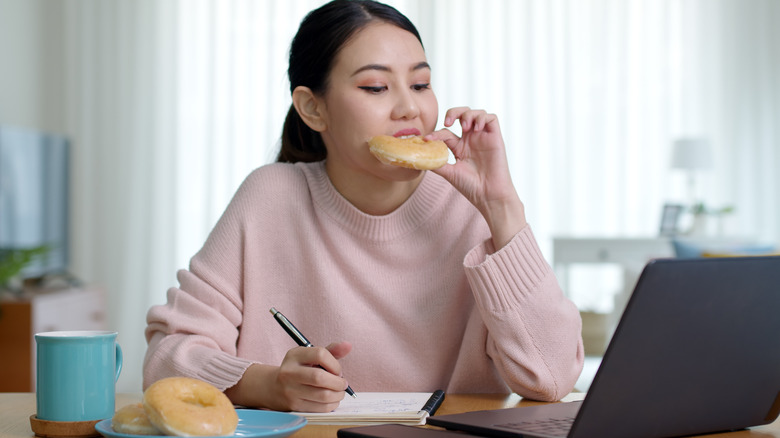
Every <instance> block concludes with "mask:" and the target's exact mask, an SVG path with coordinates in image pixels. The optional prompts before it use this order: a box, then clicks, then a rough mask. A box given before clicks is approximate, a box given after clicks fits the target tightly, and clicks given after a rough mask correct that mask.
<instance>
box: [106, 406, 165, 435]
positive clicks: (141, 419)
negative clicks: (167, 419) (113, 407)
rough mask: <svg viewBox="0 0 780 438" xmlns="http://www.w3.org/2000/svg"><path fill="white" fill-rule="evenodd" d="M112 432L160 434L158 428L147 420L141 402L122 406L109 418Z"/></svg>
mask: <svg viewBox="0 0 780 438" xmlns="http://www.w3.org/2000/svg"><path fill="white" fill-rule="evenodd" d="M111 428H112V429H114V432H118V433H124V434H128V435H162V432H160V430H159V429H157V428H156V427H154V425H153V424H152V423H151V422H150V421H149V417H148V416H147V415H146V411H145V410H144V406H143V405H142V404H141V403H135V404H132V405H127V406H124V407H123V408H121V409H119V410H118V411H116V413H114V416H113V417H112V418H111Z"/></svg>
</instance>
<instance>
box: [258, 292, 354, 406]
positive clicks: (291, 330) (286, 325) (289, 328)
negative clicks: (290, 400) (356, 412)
mask: <svg viewBox="0 0 780 438" xmlns="http://www.w3.org/2000/svg"><path fill="white" fill-rule="evenodd" d="M271 315H273V316H274V319H276V322H278V323H279V325H281V326H282V328H283V329H284V331H286V332H287V334H289V335H290V337H291V338H293V340H295V342H296V343H297V344H298V345H300V346H301V347H313V346H314V345H312V344H311V342H309V340H308V339H306V336H303V333H301V332H300V330H298V329H297V328H295V326H294V325H293V323H291V322H290V320H289V319H287V318H286V317H285V316H284V315H282V312H280V311H278V310H276V309H275V308H273V307H271ZM320 368H322V367H320ZM322 369H325V368H322ZM345 391H347V394H349V395H351V396H352V397H354V398H357V395H355V391H353V390H352V388H350V387H349V385H347V389H346V390H345Z"/></svg>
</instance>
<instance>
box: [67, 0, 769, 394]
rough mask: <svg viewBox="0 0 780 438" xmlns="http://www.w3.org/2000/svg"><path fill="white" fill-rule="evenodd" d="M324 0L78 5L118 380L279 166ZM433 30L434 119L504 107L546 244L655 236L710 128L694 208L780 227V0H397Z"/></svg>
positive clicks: (737, 222)
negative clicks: (296, 75)
mask: <svg viewBox="0 0 780 438" xmlns="http://www.w3.org/2000/svg"><path fill="white" fill-rule="evenodd" d="M321 3H322V1H313V0H311V1H307V0H287V1H284V2H276V1H267V2H266V1H259V0H254V1H251V0H244V1H239V0H231V1H223V0H186V1H183V0H182V1H172V0H171V1H157V0H134V1H102V0H68V1H66V2H64V3H62V4H61V5H57V6H53V7H56V8H58V9H59V8H62V9H63V11H62V12H63V15H62V16H63V20H64V26H63V28H64V29H65V30H64V35H62V47H63V53H64V56H63V58H64V59H65V60H66V61H65V63H66V68H65V69H64V71H63V72H62V74H63V77H64V79H63V82H64V83H65V85H66V90H67V91H66V96H65V99H66V108H68V111H67V114H66V116H65V117H66V122H65V124H66V126H68V130H69V134H70V135H71V137H72V139H73V141H74V156H73V175H74V182H73V191H72V193H73V195H72V197H73V215H74V218H73V234H74V235H73V239H72V241H73V242H74V246H73V248H72V260H73V267H72V270H73V272H74V273H75V274H76V275H77V276H78V277H80V278H82V279H83V280H84V281H86V282H89V283H97V284H100V285H103V286H104V288H105V290H106V293H107V296H108V302H109V315H110V319H109V320H110V326H111V328H113V329H116V330H118V331H119V332H120V342H121V343H122V346H123V348H124V350H125V369H124V371H123V375H122V377H121V378H120V381H119V385H118V388H119V390H120V391H122V390H125V391H138V390H139V389H140V381H141V360H142V357H143V353H144V351H145V342H144V339H143V329H144V327H145V313H146V310H147V309H148V307H149V306H150V305H152V304H158V303H162V302H164V300H165V290H166V289H167V288H168V287H170V286H173V285H176V284H177V283H176V280H175V272H176V270H177V269H179V268H184V267H186V266H187V263H188V260H189V258H190V257H191V256H192V255H193V254H194V252H195V251H197V250H198V248H199V247H200V245H201V244H202V243H203V241H204V239H205V238H206V236H207V234H208V232H209V231H210V229H211V227H212V226H213V224H214V223H215V222H216V220H217V219H218V217H219V215H220V214H221V212H222V210H223V209H224V207H225V206H226V205H227V203H228V202H229V200H230V198H231V196H232V194H233V192H234V191H235V190H236V188H237V187H238V185H239V184H240V182H241V181H242V179H243V178H244V177H245V176H246V175H247V174H248V173H249V172H250V171H251V170H252V169H253V168H255V167H257V166H260V165H263V164H265V163H268V162H271V161H273V158H274V156H275V153H276V150H277V148H278V139H279V135H280V133H281V124H282V120H283V118H284V115H285V114H286V111H287V108H288V107H289V89H288V83H287V80H286V68H287V64H286V55H287V50H288V47H289V43H290V39H291V38H292V36H293V34H294V32H295V30H296V28H297V25H298V23H299V22H300V20H301V19H302V18H303V16H304V15H305V13H306V12H307V11H308V10H311V9H312V8H313V7H315V6H317V5H319V4H321ZM389 3H391V4H393V5H395V6H397V7H398V8H399V9H400V10H401V11H403V12H405V13H406V14H407V15H408V16H409V17H410V18H411V19H412V21H413V22H415V24H416V25H417V26H418V28H419V29H420V32H421V34H422V36H423V41H424V43H425V47H426V51H427V53H428V56H429V61H430V62H431V64H432V66H433V71H434V76H433V86H434V89H435V91H436V93H437V96H438V97H439V101H440V114H441V115H443V113H444V111H445V110H446V109H447V108H449V107H451V106H456V105H469V106H472V107H480V108H485V109H487V110H489V111H491V112H495V113H497V114H498V115H499V117H500V121H501V125H502V130H503V132H504V136H505V140H506V143H507V147H508V154H509V157H510V160H511V165H512V173H513V178H514V180H515V184H516V186H517V187H518V190H519V191H520V194H521V196H522V198H523V200H524V201H525V203H526V207H527V213H528V216H529V221H530V222H531V223H532V226H533V227H534V230H535V232H536V235H537V238H538V239H539V241H540V243H541V244H542V247H543V249H544V250H545V252H546V253H547V255H548V259H550V260H551V259H552V254H551V251H550V250H551V238H552V237H553V236H554V235H592V236H601V235H655V234H656V233H657V230H658V225H659V220H660V214H661V206H662V205H663V204H664V203H665V202H668V201H675V200H682V199H684V195H685V181H684V177H683V175H678V174H677V173H676V172H675V171H673V170H672V169H670V166H669V160H670V145H671V141H672V140H673V139H674V138H676V137H680V136H687V135H697V136H706V137H708V138H709V139H710V141H711V142H712V144H713V147H714V168H713V169H712V170H711V171H709V172H708V173H706V174H704V175H702V178H701V182H702V183H703V184H702V185H701V189H702V190H701V191H702V196H703V199H704V200H706V201H707V202H708V203H710V204H712V205H714V206H723V205H734V206H735V207H736V213H735V214H734V215H733V217H732V218H731V219H730V222H729V228H728V229H727V231H728V232H730V233H735V234H738V235H743V236H750V237H755V238H760V239H763V240H769V241H775V242H776V241H778V240H780V196H779V194H778V187H780V177H779V176H778V172H777V171H776V169H778V168H780V154H779V152H778V151H780V131H779V130H780V128H778V127H780V30H778V29H776V28H777V26H774V24H775V23H777V22H780V3H778V2H776V1H773V0H749V1H743V0H631V1H625V0H521V1H516V0H485V1H476V0H472V1H467V0H418V1H415V0H397V1H390V2H389Z"/></svg>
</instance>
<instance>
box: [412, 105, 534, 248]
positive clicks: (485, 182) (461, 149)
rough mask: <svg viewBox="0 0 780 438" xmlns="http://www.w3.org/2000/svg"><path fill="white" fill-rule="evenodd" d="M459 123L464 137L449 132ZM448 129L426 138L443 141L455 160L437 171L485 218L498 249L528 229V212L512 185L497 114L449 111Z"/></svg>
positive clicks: (462, 108)
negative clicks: (518, 233)
mask: <svg viewBox="0 0 780 438" xmlns="http://www.w3.org/2000/svg"><path fill="white" fill-rule="evenodd" d="M455 121H459V122H460V126H461V128H462V136H461V137H458V136H457V135H455V134H454V133H452V131H450V130H449V129H446V128H449V127H451V126H452V125H454V124H455ZM444 126H445V127H446V128H445V129H441V130H439V131H436V132H434V133H432V134H429V135H428V136H426V139H429V140H442V141H444V142H445V143H446V144H447V147H449V148H450V150H451V151H452V153H453V155H454V156H455V164H445V165H444V167H442V168H440V169H437V170H434V172H436V173H438V174H439V175H441V176H442V177H444V178H445V179H446V180H447V181H449V182H450V184H452V185H453V186H454V187H455V188H456V189H458V191H460V192H461V193H462V194H463V195H464V196H465V197H466V198H467V199H468V200H469V201H470V202H471V203H472V204H474V206H476V207H477V209H478V210H479V211H480V212H481V213H482V215H483V216H484V217H485V220H486V221H487V222H488V225H489V226H490V230H491V232H492V234H493V243H494V246H495V247H496V249H498V248H501V247H502V246H504V245H505V244H506V243H508V242H509V240H511V238H512V237H513V236H514V235H515V234H517V232H519V231H520V230H521V229H522V228H524V227H525V226H526V220H525V210H524V207H523V204H522V202H521V201H520V198H519V196H518V195H517V191H516V190H515V187H514V185H513V184H512V177H511V175H510V173H509V165H508V163H507V158H506V149H505V147H504V139H503V137H502V135H501V128H500V126H499V124H498V117H496V115H495V114H488V113H487V112H485V111H483V110H473V109H471V108H468V107H457V108H452V109H450V110H449V111H447V114H446V115H445V117H444Z"/></svg>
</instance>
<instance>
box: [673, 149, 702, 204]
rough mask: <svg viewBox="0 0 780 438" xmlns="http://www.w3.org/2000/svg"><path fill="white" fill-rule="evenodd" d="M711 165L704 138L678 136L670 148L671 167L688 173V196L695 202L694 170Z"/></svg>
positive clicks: (692, 202)
mask: <svg viewBox="0 0 780 438" xmlns="http://www.w3.org/2000/svg"><path fill="white" fill-rule="evenodd" d="M710 167H712V155H711V154H710V143H709V141H707V139H704V138H679V139H677V140H675V141H674V143H673V148H672V168H673V169H680V170H683V171H685V172H687V173H688V197H689V200H690V203H691V206H695V204H696V172H697V171H699V170H705V169H709V168H710Z"/></svg>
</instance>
